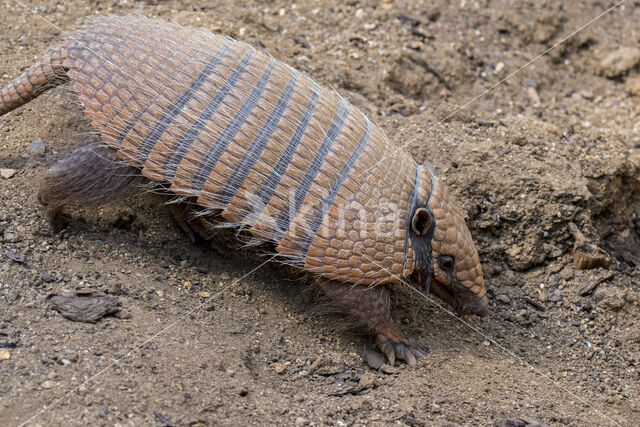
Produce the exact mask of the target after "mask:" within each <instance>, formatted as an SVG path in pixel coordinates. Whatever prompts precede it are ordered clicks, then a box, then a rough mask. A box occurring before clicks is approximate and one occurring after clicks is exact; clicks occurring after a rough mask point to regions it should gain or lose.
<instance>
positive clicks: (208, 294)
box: [198, 292, 211, 298]
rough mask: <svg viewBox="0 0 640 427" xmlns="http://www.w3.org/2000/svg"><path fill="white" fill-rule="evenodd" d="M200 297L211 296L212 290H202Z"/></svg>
mask: <svg viewBox="0 0 640 427" xmlns="http://www.w3.org/2000/svg"><path fill="white" fill-rule="evenodd" d="M198 295H200V298H209V297H210V296H211V292H200V293H199V294H198Z"/></svg>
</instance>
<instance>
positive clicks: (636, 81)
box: [626, 75, 640, 97]
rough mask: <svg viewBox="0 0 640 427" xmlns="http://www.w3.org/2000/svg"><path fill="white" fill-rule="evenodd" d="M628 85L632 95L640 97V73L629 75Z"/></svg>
mask: <svg viewBox="0 0 640 427" xmlns="http://www.w3.org/2000/svg"><path fill="white" fill-rule="evenodd" d="M626 86H627V89H628V90H629V92H631V94H632V95H635V96H638V97H640V75H637V76H633V77H629V78H628V79H627V81H626Z"/></svg>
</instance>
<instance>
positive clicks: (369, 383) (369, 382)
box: [358, 372, 376, 391]
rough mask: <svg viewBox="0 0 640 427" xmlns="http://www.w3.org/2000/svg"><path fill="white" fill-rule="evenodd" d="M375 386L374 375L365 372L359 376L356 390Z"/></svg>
mask: <svg viewBox="0 0 640 427" xmlns="http://www.w3.org/2000/svg"><path fill="white" fill-rule="evenodd" d="M375 386H376V376H375V375H374V374H373V373H371V372H365V373H364V374H362V376H361V377H360V382H359V383H358V390H359V391H362V390H368V389H370V388H375Z"/></svg>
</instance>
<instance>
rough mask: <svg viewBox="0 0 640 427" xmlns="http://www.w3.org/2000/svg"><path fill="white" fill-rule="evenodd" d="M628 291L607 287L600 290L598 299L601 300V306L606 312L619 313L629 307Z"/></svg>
mask: <svg viewBox="0 0 640 427" xmlns="http://www.w3.org/2000/svg"><path fill="white" fill-rule="evenodd" d="M626 297H627V291H626V290H625V289H620V288H616V287H614V286H607V287H606V288H600V289H599V290H598V293H597V298H598V299H601V301H600V304H599V306H600V307H602V308H603V309H605V310H610V311H618V310H620V309H622V308H623V307H624V306H625V305H627V300H628V298H626Z"/></svg>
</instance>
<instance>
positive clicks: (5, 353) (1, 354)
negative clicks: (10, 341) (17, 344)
mask: <svg viewBox="0 0 640 427" xmlns="http://www.w3.org/2000/svg"><path fill="white" fill-rule="evenodd" d="M10 358H11V354H9V349H8V348H2V349H0V361H3V360H9V359H10Z"/></svg>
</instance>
